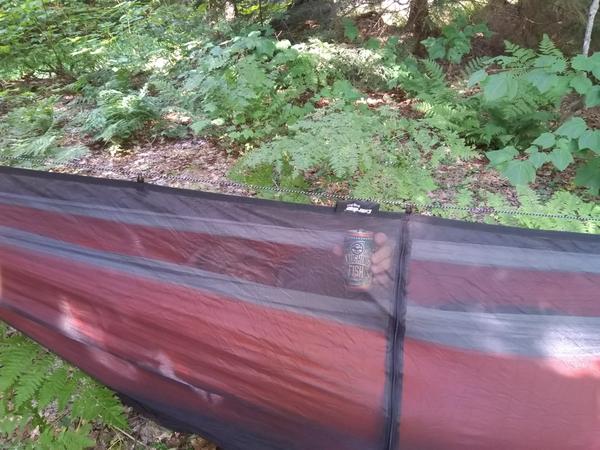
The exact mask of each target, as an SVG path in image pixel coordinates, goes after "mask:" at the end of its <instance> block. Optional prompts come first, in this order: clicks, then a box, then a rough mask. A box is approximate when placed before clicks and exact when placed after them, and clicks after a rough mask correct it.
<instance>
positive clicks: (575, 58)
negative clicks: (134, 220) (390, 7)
mask: <svg viewBox="0 0 600 450" xmlns="http://www.w3.org/2000/svg"><path fill="white" fill-rule="evenodd" d="M235 3H236V5H237V10H236V11H234V12H235V14H237V17H236V18H235V20H226V18H225V12H224V8H225V7H224V5H225V4H230V5H231V4H232V3H231V2H211V1H208V2H202V1H200V2H170V1H159V0H147V1H145V0H144V1H143V0H125V1H120V2H115V1H111V0H96V1H92V2H89V1H83V0H25V1H16V0H15V1H12V0H9V1H5V2H2V3H1V9H0V36H1V39H0V158H2V161H3V162H4V163H14V164H18V165H20V166H36V162H34V161H33V160H34V159H39V158H46V157H51V158H53V159H54V160H56V161H57V162H61V161H68V160H70V159H73V158H79V157H82V156H84V155H86V154H88V153H89V152H96V153H102V152H106V153H110V154H112V155H118V154H121V153H128V152H133V151H134V149H135V148H136V146H143V145H147V146H150V145H151V144H150V143H151V142H154V141H155V140H158V139H160V140H161V141H164V142H173V143H177V142H181V141H186V140H193V139H196V140H199V139H204V140H207V141H209V140H210V142H212V143H214V145H217V146H219V147H220V148H221V149H223V152H228V153H229V155H230V156H232V157H235V158H237V163H236V164H235V165H234V167H233V168H232V169H231V173H230V177H231V178H233V179H235V180H238V181H242V182H247V183H251V184H253V185H261V186H268V187H270V186H273V185H275V186H278V187H282V188H294V189H297V190H302V191H308V192H309V193H310V192H323V191H324V192H327V193H330V194H341V195H353V196H355V197H360V198H375V199H384V200H400V201H407V202H415V203H418V204H422V205H423V204H428V205H433V206H430V207H429V208H428V210H427V211H430V212H432V213H434V214H438V215H442V216H445V217H451V218H457V219H467V220H473V218H475V219H477V220H481V221H486V222H489V223H502V224H507V225H514V226H521V227H528V228H541V229H552V230H567V231H577V232H586V233H599V232H600V228H599V226H600V206H599V204H598V199H599V194H600V131H599V130H597V129H596V128H597V125H598V120H599V119H597V114H598V112H597V111H598V107H599V106H600V53H593V54H592V55H591V56H583V55H576V54H572V53H568V54H567V53H566V52H565V51H563V50H561V46H560V45H558V44H556V43H555V42H553V41H552V40H551V39H550V38H549V37H548V36H546V35H543V36H539V42H538V46H537V47H536V48H527V47H524V46H521V45H517V44H515V43H512V42H508V41H506V42H505V43H504V45H505V49H504V51H503V52H502V53H501V54H497V53H495V54H483V53H485V52H483V53H482V52H477V51H476V50H477V48H478V46H480V47H481V45H482V43H487V42H488V41H489V40H490V38H491V36H492V34H493V33H492V32H491V31H490V29H491V26H490V27H488V25H486V24H485V23H483V22H481V21H480V20H475V19H473V17H475V15H472V16H467V15H465V12H464V11H462V8H458V7H456V5H450V6H448V3H444V2H439V3H440V5H445V6H444V7H446V9H443V10H442V9H441V7H440V10H438V11H434V12H435V14H433V17H444V21H445V22H444V23H440V24H439V27H437V28H435V27H434V28H433V29H432V30H431V31H432V32H431V33H430V35H429V36H420V38H419V39H418V40H417V42H416V43H415V44H418V41H419V40H420V41H421V44H420V45H422V49H423V51H422V52H418V51H417V52H412V50H413V47H414V46H413V45H412V44H411V41H410V39H411V34H410V33H408V34H407V33H403V32H401V31H400V29H399V28H397V27H396V28H394V27H390V28H389V30H391V31H390V32H388V33H383V32H381V33H368V32H366V31H365V30H364V27H363V25H362V23H363V22H364V20H365V17H369V16H368V15H360V14H358V15H355V16H352V15H349V16H346V17H345V18H344V19H342V20H339V21H337V22H336V21H335V20H332V21H331V22H329V21H324V22H323V23H324V24H327V26H323V27H320V26H314V24H313V23H312V22H311V20H306V21H304V22H302V26H300V27H298V29H297V30H296V31H298V30H299V31H298V33H297V34H295V33H294V32H292V27H291V26H281V24H282V23H283V24H286V23H288V22H289V20H291V19H290V17H291V16H292V13H291V12H290V11H289V10H290V8H291V7H292V6H291V5H292V4H293V3H295V2H268V1H265V2H261V3H257V2H253V1H249V0H248V1H239V2H235ZM298 3H301V2H298ZM339 3H344V2H339ZM375 3H376V2H375ZM466 3H469V2H466ZM457 11H458V12H457ZM454 13H456V14H454ZM303 14H304V13H303ZM453 14H454V15H453ZM380 17H383V16H380ZM361 21H363V22H361ZM377 23H379V22H377ZM277 24H279V25H280V26H277ZM434 25H435V24H430V26H432V27H433V26H434ZM313 29H314V31H313ZM412 37H413V38H414V36H412ZM416 48H417V49H418V45H417V47H416ZM488 53H489V52H488ZM476 55H478V56H476ZM595 117H596V118H595ZM11 158H12V159H11ZM28 160H29V162H28ZM453 171H455V172H456V173H458V174H459V175H457V176H456V177H455V178H454V179H453V180H452V182H450V183H448V182H447V181H446V179H445V178H444V177H445V175H446V174H448V173H452V172H453ZM481 179H492V180H493V182H490V183H488V184H485V183H482V182H480V181H478V180H481ZM494 187H496V188H498V189H494ZM265 192H266V193H262V192H260V191H259V195H263V196H268V197H272V198H278V199H283V200H290V201H302V202H306V201H310V200H311V199H310V195H309V196H306V195H301V194H289V193H287V194H278V193H274V192H272V191H265ZM439 201H442V202H445V203H447V204H449V205H450V206H456V207H459V209H447V208H439V207H438V208H436V206H435V205H436V204H437V202H439ZM486 207H493V208H495V209H496V211H495V212H493V213H491V214H490V213H487V214H480V215H478V213H477V211H482V208H486ZM390 209H393V208H390ZM514 209H518V210H519V211H521V212H525V213H527V212H535V213H543V214H547V216H543V215H511V214H506V213H503V212H502V211H503V210H514ZM557 214H558V215H560V214H562V215H568V216H573V217H580V218H581V219H582V220H580V221H568V220H564V219H559V218H556V217H552V216H553V215H557ZM0 358H1V359H0V374H1V378H0V440H1V441H2V442H9V443H10V446H11V448H63V447H64V448H69V449H70V448H73V449H75V448H85V447H86V446H88V445H90V444H91V441H90V437H89V436H90V433H92V431H93V430H92V421H93V420H96V419H98V418H101V422H103V423H104V424H107V425H109V426H114V427H119V428H123V429H124V428H126V426H127V424H126V423H125V420H124V416H123V412H122V409H121V408H120V407H119V404H118V402H117V401H116V400H115V399H114V398H113V397H112V395H111V394H110V393H109V392H108V391H106V390H105V389H103V388H100V387H99V386H98V385H97V384H96V383H95V382H93V381H92V380H90V379H89V378H87V377H85V376H83V375H82V374H81V372H79V371H77V370H76V369H74V368H72V367H70V366H69V365H67V364H66V363H64V362H61V361H60V360H59V359H57V358H55V357H54V356H51V355H50V354H48V353H46V352H44V351H42V350H40V348H39V347H38V346H37V345H35V344H34V343H32V342H31V341H28V340H26V339H25V338H23V337H22V336H21V335H19V334H18V333H15V332H14V331H11V330H8V329H7V328H5V327H3V328H0ZM25 435H27V436H29V437H30V438H31V439H33V440H32V441H31V442H29V443H28V444H25V443H23V439H22V438H23V437H24V436H25Z"/></svg>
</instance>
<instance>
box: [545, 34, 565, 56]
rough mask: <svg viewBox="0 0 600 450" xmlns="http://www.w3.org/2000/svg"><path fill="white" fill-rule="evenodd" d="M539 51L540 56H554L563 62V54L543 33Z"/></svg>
mask: <svg viewBox="0 0 600 450" xmlns="http://www.w3.org/2000/svg"><path fill="white" fill-rule="evenodd" d="M539 50H540V53H541V54H542V55H546V56H556V57H557V58H560V59H563V60H564V58H565V57H564V55H563V53H562V52H561V51H560V50H559V49H558V48H557V47H556V45H555V44H554V42H552V39H550V37H549V36H548V35H547V34H545V33H544V37H543V38H542V40H541V41H540V45H539Z"/></svg>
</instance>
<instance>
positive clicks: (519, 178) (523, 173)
mask: <svg viewBox="0 0 600 450" xmlns="http://www.w3.org/2000/svg"><path fill="white" fill-rule="evenodd" d="M502 173H503V174H504V175H505V176H506V178H508V179H509V180H510V181H511V183H513V184H515V185H521V184H528V183H532V182H533V181H534V180H535V166H534V165H533V164H532V163H531V162H530V161H521V160H519V159H513V160H512V161H509V162H508V164H507V166H506V168H505V169H504V170H503V171H502Z"/></svg>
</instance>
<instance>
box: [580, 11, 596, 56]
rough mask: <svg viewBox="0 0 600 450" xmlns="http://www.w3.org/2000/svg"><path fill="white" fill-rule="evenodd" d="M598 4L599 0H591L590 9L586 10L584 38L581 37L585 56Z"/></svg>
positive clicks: (587, 51)
mask: <svg viewBox="0 0 600 450" xmlns="http://www.w3.org/2000/svg"><path fill="white" fill-rule="evenodd" d="M599 6H600V0H592V3H591V4H590V9H589V11H588V20H587V27H586V28H585V38H584V39H583V54H584V55H585V56H587V55H588V54H589V53H590V43H591V42H592V31H593V30H594V20H595V18H596V13H597V12H598V7H599Z"/></svg>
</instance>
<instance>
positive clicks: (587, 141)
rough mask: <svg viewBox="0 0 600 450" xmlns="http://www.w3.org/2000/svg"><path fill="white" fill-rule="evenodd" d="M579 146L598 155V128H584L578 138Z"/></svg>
mask: <svg viewBox="0 0 600 450" xmlns="http://www.w3.org/2000/svg"><path fill="white" fill-rule="evenodd" d="M579 148H580V149H581V150H584V149H590V150H591V151H593V152H594V153H598V154H599V155H600V130H586V132H585V133H583V134H582V135H581V136H580V138H579Z"/></svg>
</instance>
